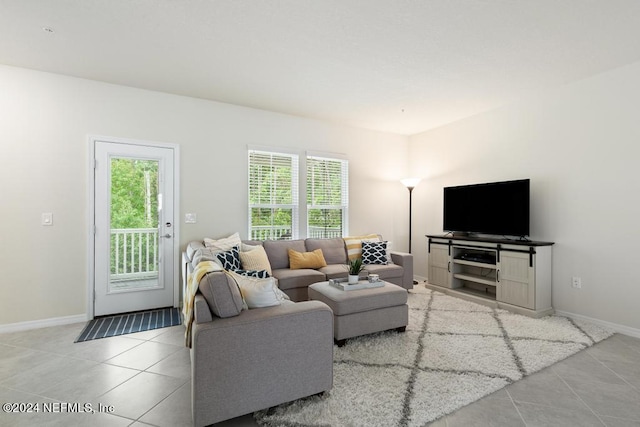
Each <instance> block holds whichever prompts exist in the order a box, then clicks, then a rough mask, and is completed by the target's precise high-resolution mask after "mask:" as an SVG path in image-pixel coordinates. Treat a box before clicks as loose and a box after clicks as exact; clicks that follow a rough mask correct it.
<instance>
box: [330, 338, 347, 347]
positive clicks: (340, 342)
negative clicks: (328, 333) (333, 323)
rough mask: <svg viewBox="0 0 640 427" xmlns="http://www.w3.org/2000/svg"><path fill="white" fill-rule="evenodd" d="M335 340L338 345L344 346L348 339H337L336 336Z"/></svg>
mask: <svg viewBox="0 0 640 427" xmlns="http://www.w3.org/2000/svg"><path fill="white" fill-rule="evenodd" d="M333 342H334V343H336V345H337V346H338V347H344V344H345V343H346V342H347V340H346V339H344V340H337V339H335V338H334V339H333Z"/></svg>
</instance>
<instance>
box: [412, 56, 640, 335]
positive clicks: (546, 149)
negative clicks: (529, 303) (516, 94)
mask: <svg viewBox="0 0 640 427" xmlns="http://www.w3.org/2000/svg"><path fill="white" fill-rule="evenodd" d="M639 106H640V63H635V64H633V65H631V66H627V67H624V68H621V69H618V70H615V71H612V72H608V73H605V74H601V75H599V76H596V77H593V78H590V79H586V80H583V81H580V82H578V83H574V84H571V85H567V86H565V87H562V88H559V89H557V90H553V91H548V92H545V93H541V94H538V95H537V96H535V97H533V98H531V99H528V100H526V101H521V102H519V103H515V104H513V105H510V106H508V107H505V108H502V109H499V110H495V111H492V112H488V113H485V114H480V115H478V116H474V117H471V118H468V119H465V120H462V121H459V122H457V123H453V124H451V125H448V126H444V127H442V128H439V129H435V130H433V131H430V132H426V133H423V134H420V135H415V136H413V137H411V138H410V153H411V170H412V173H413V175H416V176H422V177H424V178H425V181H423V182H422V183H421V184H420V186H419V187H417V188H416V190H415V191H414V197H415V200H416V205H415V210H414V218H415V222H414V230H415V232H414V236H413V240H414V242H421V243H422V244H421V245H415V244H414V247H416V246H419V247H418V248H416V250H414V254H415V255H416V257H417V260H416V265H417V268H416V274H418V275H421V276H426V275H427V271H426V263H425V262H424V260H426V257H427V254H426V240H425V238H424V235H425V234H428V233H429V234H437V233H442V189H443V187H445V186H450V185H459V184H470V183H478V182H488V181H499V180H509V179H519V178H530V179H531V203H532V210H531V234H532V235H531V237H532V238H533V239H537V240H549V241H554V242H556V244H555V246H554V247H553V305H554V307H555V308H556V310H560V311H565V312H569V313H574V314H578V315H582V316H587V317H591V318H594V319H599V320H601V321H604V322H611V323H614V324H617V325H622V326H625V327H629V328H635V330H636V331H637V330H638V329H640V316H638V302H639V301H640V280H639V279H638V274H637V271H638V267H637V264H638V262H637V260H636V259H637V254H638V253H640V251H639V250H638V247H637V244H638V241H640V173H639V172H638V159H640V116H639V115H638V111H639ZM421 260H422V262H421ZM572 276H579V277H581V278H582V289H581V290H576V289H572V288H571V285H570V281H571V277H572Z"/></svg>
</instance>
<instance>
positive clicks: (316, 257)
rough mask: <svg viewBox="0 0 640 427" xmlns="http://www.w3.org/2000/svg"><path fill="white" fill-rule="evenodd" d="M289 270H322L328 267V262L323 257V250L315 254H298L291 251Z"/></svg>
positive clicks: (317, 250) (314, 252)
mask: <svg viewBox="0 0 640 427" xmlns="http://www.w3.org/2000/svg"><path fill="white" fill-rule="evenodd" d="M288 252H289V268H291V269H292V270H299V269H301V268H314V269H315V268H321V267H326V266H327V262H326V261H325V260H324V256H323V255H322V249H316V250H315V251H313V252H298V251H294V250H293V249H289V250H288Z"/></svg>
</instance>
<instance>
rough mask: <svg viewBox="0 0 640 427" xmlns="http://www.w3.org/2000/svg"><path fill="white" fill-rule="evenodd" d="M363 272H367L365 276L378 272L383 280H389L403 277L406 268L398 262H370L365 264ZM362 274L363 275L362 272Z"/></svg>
mask: <svg viewBox="0 0 640 427" xmlns="http://www.w3.org/2000/svg"><path fill="white" fill-rule="evenodd" d="M363 273H365V276H366V275H368V274H377V275H379V276H380V278H381V279H382V280H387V279H395V278H398V277H402V275H403V274H404V268H402V267H400V266H399V265H397V264H387V265H380V264H369V265H365V266H364V270H363ZM360 274H361V275H362V273H360Z"/></svg>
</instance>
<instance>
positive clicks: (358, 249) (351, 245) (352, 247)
mask: <svg viewBox="0 0 640 427" xmlns="http://www.w3.org/2000/svg"><path fill="white" fill-rule="evenodd" d="M363 240H366V241H368V242H380V241H381V240H380V236H378V235H377V234H367V235H366V236H354V237H345V238H344V244H345V245H346V246H347V256H348V257H349V261H352V260H354V259H358V258H362V241H363Z"/></svg>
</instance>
